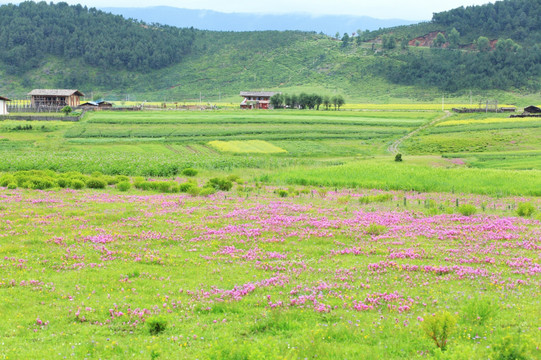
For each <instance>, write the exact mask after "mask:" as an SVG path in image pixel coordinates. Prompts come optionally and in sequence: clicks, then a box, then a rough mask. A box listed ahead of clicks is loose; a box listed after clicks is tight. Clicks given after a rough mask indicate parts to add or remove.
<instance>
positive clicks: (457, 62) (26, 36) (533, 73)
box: [0, 0, 541, 101]
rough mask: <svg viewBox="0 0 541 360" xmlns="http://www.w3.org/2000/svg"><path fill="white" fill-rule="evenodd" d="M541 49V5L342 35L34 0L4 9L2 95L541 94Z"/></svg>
mask: <svg viewBox="0 0 541 360" xmlns="http://www.w3.org/2000/svg"><path fill="white" fill-rule="evenodd" d="M540 43H541V0H505V1H498V2H496V3H494V4H487V5H483V6H473V7H467V8H458V9H455V10H450V11H446V12H443V13H438V14H434V17H433V19H432V21H431V22H427V23H421V24H417V25H411V26H401V27H396V28H390V29H384V30H380V31H375V32H366V31H364V32H361V33H359V32H358V31H357V29H351V32H349V33H345V34H343V35H341V36H340V38H334V37H329V36H326V35H323V34H316V33H314V32H311V33H309V32H300V31H263V32H213V31H201V30H194V29H191V28H190V29H188V28H177V27H172V26H164V25H159V24H147V23H144V22H141V21H137V20H132V19H129V20H128V19H125V18H124V17H122V16H118V15H112V14H108V13H105V12H102V11H99V10H96V9H93V8H87V7H83V6H80V5H75V6H70V5H67V4H66V3H58V4H53V3H45V2H40V3H34V2H30V1H28V2H23V3H21V4H20V5H2V6H0V49H1V51H0V79H2V81H0V95H3V96H8V97H10V96H13V97H20V96H24V94H26V93H28V91H30V90H31V89H33V88H77V89H80V90H82V91H83V92H85V93H89V92H94V93H95V94H99V95H111V96H112V94H115V93H116V94H117V97H116V98H126V95H127V94H130V95H133V96H136V97H138V98H139V99H141V98H144V99H146V100H163V99H175V100H178V101H183V100H185V101H190V100H195V99H197V100H199V99H200V97H202V98H203V99H208V100H209V101H216V100H218V99H223V98H224V97H225V98H229V99H235V98H236V97H238V93H239V91H242V90H261V89H265V90H280V91H286V92H291V91H304V90H308V91H312V90H315V89H318V91H319V92H328V93H333V94H334V93H343V94H346V96H348V97H350V98H351V100H352V101H355V97H358V98H360V97H362V98H363V99H369V100H371V99H374V98H377V97H378V96H381V97H382V98H383V97H386V98H388V97H391V96H395V97H396V96H400V97H402V96H407V97H415V98H424V97H425V96H434V94H438V93H440V94H441V92H442V91H443V92H447V93H449V92H451V93H457V94H460V93H464V92H466V91H467V92H468V93H469V91H470V90H474V91H476V90H478V92H479V93H481V92H483V91H486V90H494V89H495V90H503V91H514V90H516V89H519V90H527V91H532V90H535V91H537V90H540V83H541V82H540V79H541V46H540V45H539V44H540ZM130 97H132V96H130ZM358 98H357V99H358Z"/></svg>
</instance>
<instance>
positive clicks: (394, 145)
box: [387, 110, 453, 155]
mask: <svg viewBox="0 0 541 360" xmlns="http://www.w3.org/2000/svg"><path fill="white" fill-rule="evenodd" d="M452 115H453V114H451V112H450V111H449V110H445V114H444V115H443V116H440V117H438V118H436V119H435V120H433V121H431V122H429V123H428V124H424V125H421V126H419V127H418V128H417V129H414V130H412V131H410V132H409V133H408V134H406V135H404V136H403V137H401V138H400V139H398V140H396V141H395V142H393V143H392V144H391V145H390V146H389V147H388V148H387V151H388V152H390V153H391V154H393V155H396V154H398V147H399V146H400V145H401V144H402V143H403V142H404V141H406V140H407V139H409V138H411V137H412V136H414V135H416V134H417V133H418V132H419V131H421V130H425V129H428V128H429V127H431V126H434V125H435V124H437V123H439V122H440V121H443V120H445V119H447V118H449V117H450V116H452Z"/></svg>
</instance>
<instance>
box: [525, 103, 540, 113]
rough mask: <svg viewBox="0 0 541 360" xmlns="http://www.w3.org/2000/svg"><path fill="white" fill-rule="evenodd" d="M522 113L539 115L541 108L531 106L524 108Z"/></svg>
mask: <svg viewBox="0 0 541 360" xmlns="http://www.w3.org/2000/svg"><path fill="white" fill-rule="evenodd" d="M524 112H525V113H528V114H541V108H539V107H537V106H533V105H532V106H528V107H527V108H524Z"/></svg>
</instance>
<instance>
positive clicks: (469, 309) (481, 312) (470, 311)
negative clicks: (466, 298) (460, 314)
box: [464, 299, 496, 325]
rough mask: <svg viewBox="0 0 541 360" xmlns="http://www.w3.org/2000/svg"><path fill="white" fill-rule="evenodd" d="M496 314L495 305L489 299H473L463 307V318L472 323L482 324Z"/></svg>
mask: <svg viewBox="0 0 541 360" xmlns="http://www.w3.org/2000/svg"><path fill="white" fill-rule="evenodd" d="M494 314H496V307H495V306H494V305H493V304H492V302H490V300H486V299H483V300H479V299H473V300H472V301H471V302H470V303H468V304H467V305H466V306H465V307H464V318H465V319H466V320H467V321H468V322H470V323H473V324H479V325H482V324H484V323H485V322H486V321H487V320H489V319H490V318H492V317H493V316H494Z"/></svg>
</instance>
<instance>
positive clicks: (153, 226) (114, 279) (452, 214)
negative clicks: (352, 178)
mask: <svg viewBox="0 0 541 360" xmlns="http://www.w3.org/2000/svg"><path fill="white" fill-rule="evenodd" d="M179 180H180V179H179ZM277 190H279V189H278V188H269V187H257V186H251V185H240V186H237V187H236V188H235V189H234V190H233V192H229V193H228V192H218V193H216V194H215V195H210V197H201V196H195V197H194V196H189V195H182V194H181V195H179V194H158V193H152V192H151V193H146V192H141V191H140V190H137V189H132V190H129V191H128V192H125V193H121V192H119V191H118V190H115V189H113V188H109V189H105V190H80V191H74V190H69V189H68V190H48V191H35V190H24V189H18V190H5V189H4V190H1V191H0V196H1V198H2V208H1V212H0V214H1V217H0V228H1V229H2V233H3V234H4V236H3V237H2V240H1V246H0V251H1V255H2V256H1V258H0V267H1V268H2V276H1V279H0V298H1V300H2V301H1V302H0V312H1V313H2V318H3V321H2V322H0V333H1V334H2V336H3V337H2V347H1V348H0V356H2V357H3V358H6V359H7V358H9V359H24V358H44V359H47V358H51V359H53V358H64V357H65V358H109V359H115V358H118V359H121V358H130V357H137V358H150V359H156V358H163V359H176V358H185V359H189V358H200V359H231V358H247V359H267V358H287V359H304V358H361V359H373V358H388V359H395V358H408V359H410V358H425V357H432V356H434V357H437V358H449V359H452V358H465V357H466V358H498V356H502V354H503V355H505V354H506V352H509V351H515V352H519V353H520V354H522V355H524V356H525V358H534V357H536V356H539V345H540V343H541V335H540V331H539V326H540V325H541V324H540V323H539V318H540V317H539V316H537V315H540V313H539V311H540V310H539V309H540V304H539V299H540V295H541V294H540V293H539V289H540V287H539V276H540V275H539V274H540V273H541V270H540V267H539V262H538V261H539V259H538V253H539V238H540V236H541V233H540V226H539V221H538V220H535V219H533V218H521V217H518V216H517V214H516V208H517V206H518V205H520V203H521V202H525V201H526V199H524V198H499V199H497V198H491V197H480V196H464V195H462V196H459V197H458V198H457V197H456V196H450V195H444V194H434V193H432V194H418V193H411V192H385V193H382V192H374V191H350V190H339V191H337V192H334V191H327V192H325V193H323V192H322V191H321V189H320V188H316V189H310V188H296V189H289V190H288V196H287V197H286V198H283V197H281V195H278V194H276V193H277ZM304 190H307V191H304ZM297 194H298V195H297ZM382 194H389V196H385V197H381V195H382ZM364 198H370V199H374V200H373V201H375V202H373V203H366V202H365V201H361V200H362V199H364ZM377 199H384V200H383V202H379V201H378V200H377ZM457 199H458V200H457ZM456 201H459V202H460V204H461V205H462V206H464V205H470V206H472V207H474V208H475V209H477V211H478V212H479V213H478V214H477V215H470V216H465V215H462V214H461V213H460V212H459V210H458V209H457V208H456V207H455V204H456ZM529 201H531V200H529ZM532 204H533V205H534V206H536V207H539V205H540V203H539V200H538V199H537V200H534V202H533V203H532ZM482 207H484V208H485V210H484V211H483V210H481V208H482ZM443 313H448V314H450V316H451V317H452V319H453V322H456V325H454V326H453V329H452V330H453V331H452V333H450V334H448V338H447V340H448V345H447V349H446V350H445V351H443V352H442V351H441V349H439V348H438V347H437V346H436V345H435V344H434V342H433V341H432V340H431V339H430V337H428V336H427V335H426V334H425V331H424V330H423V329H424V327H423V323H425V322H427V321H430V318H431V317H439V316H442V315H441V314H443ZM509 341H511V342H509ZM28 344H32V346H28Z"/></svg>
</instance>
